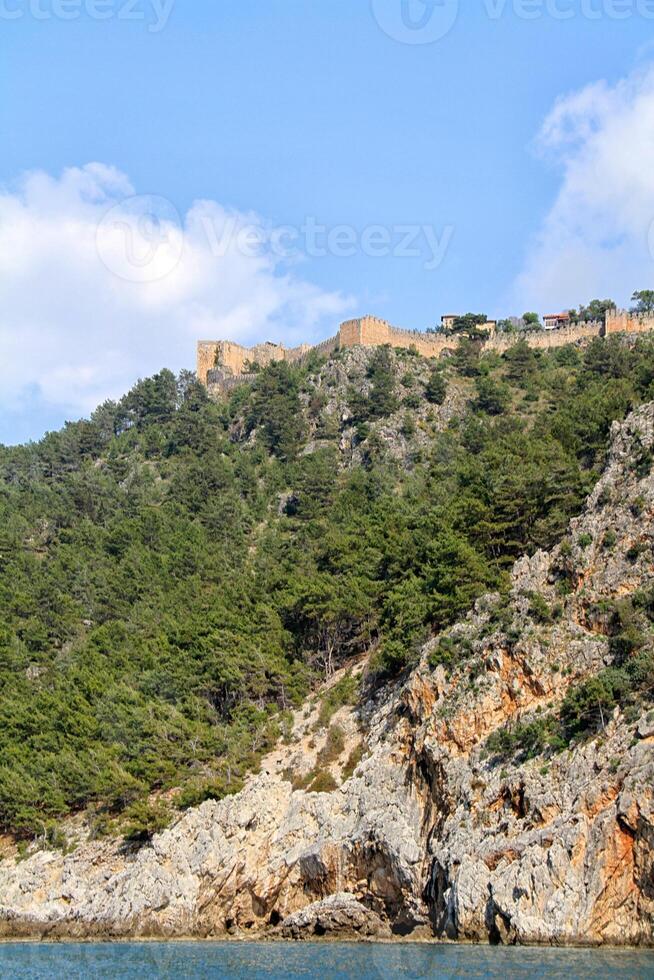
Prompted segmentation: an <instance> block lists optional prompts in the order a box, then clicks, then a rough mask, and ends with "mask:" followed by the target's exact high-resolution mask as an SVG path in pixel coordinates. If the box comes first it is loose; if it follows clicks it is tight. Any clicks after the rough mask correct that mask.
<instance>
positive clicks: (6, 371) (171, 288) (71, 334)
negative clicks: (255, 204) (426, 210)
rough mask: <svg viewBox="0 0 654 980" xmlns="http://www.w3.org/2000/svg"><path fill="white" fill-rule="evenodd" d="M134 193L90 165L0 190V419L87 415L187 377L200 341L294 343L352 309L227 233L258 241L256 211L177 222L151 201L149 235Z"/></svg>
mask: <svg viewBox="0 0 654 980" xmlns="http://www.w3.org/2000/svg"><path fill="white" fill-rule="evenodd" d="M132 195H134V189H133V188H132V186H131V184H130V182H129V180H128V178H127V177H126V176H125V175H124V174H122V173H120V172H119V171H118V170H116V169H115V168H113V167H109V166H105V165H104V164H99V163H92V164H88V165H86V166H84V167H81V168H70V169H68V170H66V171H64V173H63V174H62V175H61V176H60V177H58V178H55V177H52V176H50V175H48V174H46V173H42V172H36V173H30V174H28V175H26V176H25V177H24V178H23V179H22V180H21V181H20V183H19V184H18V185H17V186H16V187H15V188H11V189H6V190H4V191H0V267H1V268H2V270H3V274H2V279H1V280H0V413H1V412H5V413H9V412H15V411H16V409H17V407H20V406H21V404H23V405H24V406H25V407H26V408H27V407H28V406H29V404H30V403H36V402H38V404H39V405H40V410H41V411H43V409H44V407H47V406H50V407H51V408H52V409H53V414H54V415H56V414H57V413H58V412H60V411H63V410H65V411H66V412H67V413H69V414H71V415H74V414H78V415H81V414H84V413H88V412H89V411H91V410H92V409H93V408H94V407H95V406H96V405H97V404H98V403H99V402H101V401H102V400H104V399H105V398H108V397H117V396H120V395H121V394H123V393H124V392H125V391H126V390H127V389H128V388H129V387H130V385H131V384H132V383H133V382H134V381H135V380H136V378H137V377H139V376H141V377H143V376H146V375H147V374H150V373H152V372H154V371H157V370H159V369H160V368H162V367H164V366H165V367H170V368H172V369H173V370H177V369H179V368H181V367H192V366H193V365H194V358H195V342H196V340H199V339H209V338H218V337H230V338H233V339H235V340H240V341H242V342H244V343H251V342H256V341H259V340H263V339H268V338H270V339H275V340H279V341H281V342H283V343H285V344H287V345H291V344H295V343H300V342H301V341H303V340H306V339H321V338H322V336H327V331H329V330H334V329H335V326H336V324H337V322H338V320H339V318H340V317H341V316H342V315H343V314H344V313H346V312H348V311H349V307H350V303H351V301H350V300H348V299H347V298H345V297H343V296H342V295H340V294H336V293H328V292H324V291H323V290H321V289H319V288H318V287H316V286H313V285H311V284H310V283H308V282H306V281H304V280H303V279H302V278H301V277H300V276H299V275H298V274H297V273H296V272H295V271H293V270H289V269H288V267H284V266H283V264H282V262H281V260H280V259H279V258H276V257H275V256H274V255H271V254H270V252H269V251H268V252H267V253H265V252H264V251H263V250H261V249H259V250H258V252H257V253H256V254H254V253H253V252H252V251H250V252H249V253H247V250H245V249H244V248H243V247H242V243H239V239H238V235H237V232H238V230H239V229H243V228H244V227H246V226H254V227H256V228H260V229H262V231H265V223H264V221H263V219H261V218H260V217H259V216H258V215H256V214H242V213H239V212H236V211H234V210H230V209H227V208H224V207H222V206H221V205H220V204H218V203H216V202H214V201H198V202H195V203H194V204H193V206H192V207H191V208H190V210H189V211H188V213H187V214H186V215H185V216H184V217H183V219H180V220H179V221H177V220H176V213H175V211H174V208H173V207H172V206H171V205H169V204H168V205H167V203H166V202H157V201H155V202H154V205H153V208H154V210H155V212H156V214H157V215H159V216H160V218H161V222H160V224H159V225H158V226H157V227H154V226H153V225H152V222H151V221H150V223H148V221H149V219H148V218H147V217H146V218H144V216H143V208H142V207H140V205H142V201H143V199H139V198H136V199H134V200H130V198H131V197H132ZM148 207H150V205H148ZM112 209H113V210H112ZM146 210H147V208H146ZM108 213H109V217H107V214H108ZM226 230H227V231H228V232H229V234H226ZM130 248H131V250H132V251H131V252H127V251H126V250H127V249H130ZM139 279H140V280H142V281H138V280H139ZM134 280H136V281H134ZM5 437H6V436H5Z"/></svg>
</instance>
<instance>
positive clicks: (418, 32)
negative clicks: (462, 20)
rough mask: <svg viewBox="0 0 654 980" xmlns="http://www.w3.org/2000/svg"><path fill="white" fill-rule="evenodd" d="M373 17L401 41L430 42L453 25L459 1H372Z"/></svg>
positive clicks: (391, 35) (411, 42) (394, 38)
mask: <svg viewBox="0 0 654 980" xmlns="http://www.w3.org/2000/svg"><path fill="white" fill-rule="evenodd" d="M372 12H373V15H374V18H375V20H376V21H377V23H378V24H379V26H380V27H381V29H382V30H383V31H384V33H385V34H388V36H389V37H391V38H393V40H394V41H400V42H401V43H402V44H432V43H433V42H434V41H440V40H441V38H443V37H445V35H446V34H449V32H450V31H451V30H452V28H453V27H454V24H455V22H456V18H457V16H458V13H459V0H372Z"/></svg>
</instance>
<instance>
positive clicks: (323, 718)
mask: <svg viewBox="0 0 654 980" xmlns="http://www.w3.org/2000/svg"><path fill="white" fill-rule="evenodd" d="M358 690H359V682H358V680H357V678H356V677H353V676H352V674H351V673H350V672H349V671H348V673H347V674H345V675H344V676H343V677H341V679H340V680H338V681H337V682H336V683H335V684H334V685H333V687H331V688H330V689H329V690H328V691H327V693H326V694H325V696H324V698H323V699H322V704H321V706H320V713H319V715H318V721H317V723H316V730H319V729H321V728H326V727H327V725H328V724H329V722H330V721H331V718H332V715H334V714H335V713H336V712H337V711H338V709H339V708H343V707H345V705H346V704H354V703H355V702H356V698H357V692H358Z"/></svg>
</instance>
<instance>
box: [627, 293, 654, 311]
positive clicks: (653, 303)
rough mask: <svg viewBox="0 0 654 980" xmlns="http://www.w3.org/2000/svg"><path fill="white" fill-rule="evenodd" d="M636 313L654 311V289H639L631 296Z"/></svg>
mask: <svg viewBox="0 0 654 980" xmlns="http://www.w3.org/2000/svg"><path fill="white" fill-rule="evenodd" d="M631 302H632V303H634V304H635V305H634V308H633V312H634V313H645V314H649V313H654V289H639V290H637V291H636V292H635V293H634V294H633V296H632V297H631Z"/></svg>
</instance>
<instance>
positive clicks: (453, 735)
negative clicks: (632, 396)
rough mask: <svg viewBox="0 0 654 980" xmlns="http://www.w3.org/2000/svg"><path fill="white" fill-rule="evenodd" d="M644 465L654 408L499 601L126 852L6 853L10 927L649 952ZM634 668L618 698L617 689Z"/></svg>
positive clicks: (647, 487)
mask: <svg viewBox="0 0 654 980" xmlns="http://www.w3.org/2000/svg"><path fill="white" fill-rule="evenodd" d="M653 453H654V405H651V404H650V405H648V406H645V407H644V408H642V409H639V410H638V411H636V412H635V413H633V414H632V415H630V416H629V417H628V418H627V420H626V422H625V423H624V424H621V425H618V424H616V425H615V426H614V430H613V434H612V448H611V452H610V457H609V460H608V464H607V467H606V469H605V472H604V474H603V476H602V478H601V480H600V482H599V484H598V485H597V487H596V488H595V490H594V492H593V493H592V495H591V496H590V498H589V500H588V501H587V504H586V507H585V509H584V511H583V513H582V514H581V516H580V517H579V518H577V519H576V520H574V521H573V522H572V524H571V527H570V530H569V535H568V537H567V538H566V540H565V541H564V542H563V543H562V544H561V545H560V546H559V547H557V548H555V549H554V550H553V551H551V552H547V553H545V552H540V553H538V554H536V555H535V556H533V557H531V558H525V559H523V560H521V561H519V562H518V563H517V564H516V566H515V567H514V570H513V573H512V590H511V593H510V596H509V597H508V599H507V598H506V597H505V598H500V597H499V596H494V595H493V596H487V597H484V598H483V599H481V600H479V601H478V602H477V604H476V606H475V608H474V609H473V610H471V612H470V614H469V615H468V617H467V618H466V619H465V620H463V621H462V622H460V623H458V624H457V625H456V626H455V627H454V628H452V629H451V630H450V631H448V633H447V635H446V636H441V637H437V638H435V639H434V640H433V641H431V642H430V643H429V644H428V645H427V646H426V647H425V648H424V649H423V651H422V655H421V659H420V662H419V664H418V665H417V666H416V667H415V669H413V670H412V671H411V672H410V673H409V674H408V675H407V676H405V677H404V678H403V679H402V680H401V681H399V682H397V683H396V684H395V685H392V686H390V685H386V686H377V687H374V686H373V685H371V683H370V681H369V680H366V676H365V674H366V667H365V662H363V661H361V662H358V663H356V664H354V665H351V666H350V667H349V668H346V670H345V671H341V672H340V674H338V675H337V676H336V677H335V678H334V679H333V681H332V682H331V684H330V687H329V688H328V689H326V690H324V691H323V692H321V694H320V695H319V696H318V697H316V698H315V699H314V700H313V701H312V702H310V703H309V704H308V705H307V706H306V708H305V709H304V710H302V711H299V712H297V713H296V715H295V719H294V724H293V728H292V731H289V732H288V733H287V735H286V737H285V739H284V740H283V742H282V743H280V745H279V746H278V747H277V748H276V750H275V751H274V752H273V753H272V754H271V755H270V756H269V757H267V758H266V759H265V760H264V763H263V766H262V768H261V771H260V772H259V774H257V775H255V776H252V777H250V779H249V780H248V782H247V784H246V786H245V788H244V789H243V790H242V791H241V792H240V793H239V794H238V795H236V796H232V797H229V798H226V799H224V800H222V801H220V802H207V803H204V804H203V805H202V806H200V807H198V808H196V809H193V810H190V811H188V812H187V813H186V814H185V815H184V816H183V817H182V818H181V819H179V820H178V821H177V823H175V824H174V825H173V826H172V827H171V828H170V829H168V830H166V831H165V832H163V833H161V834H159V835H157V836H155V837H154V838H153V840H152V841H151V842H150V843H149V844H147V845H146V846H143V847H141V848H138V849H135V848H133V847H130V846H127V845H125V844H124V842H122V841H118V840H104V841H103V840H90V839H89V840H87V841H86V842H84V843H82V844H81V845H80V846H79V847H78V848H77V849H76V850H75V851H74V852H73V853H69V854H65V855H64V854H62V853H59V852H49V851H47V850H41V851H39V852H37V853H35V854H32V855H31V856H29V857H27V858H25V859H23V860H15V859H13V858H12V859H8V860H5V861H4V862H2V864H1V865H0V920H1V922H2V925H1V929H2V934H4V935H5V936H27V935H30V936H51V937H52V936H84V937H89V936H102V937H113V936H115V937H118V936H121V937H124V936H182V935H184V936H203V937H206V936H225V935H230V936H235V937H236V936H248V937H254V936H262V935H266V936H268V935H270V936H273V935H278V936H285V937H296V938H300V937H308V936H316V935H357V936H362V937H370V936H391V935H396V936H405V937H406V936H410V937H414V938H418V937H420V938H427V937H447V938H451V939H458V940H473V941H491V942H508V943H514V942H542V943H553V944H565V943H583V944H600V943H607V944H617V945H620V944H652V942H653V941H654V712H653V711H652V710H651V707H652V688H651V685H652V677H651V673H650V674H647V670H648V669H649V670H650V671H651V658H650V660H649V661H648V660H647V654H648V651H649V649H650V646H649V645H650V643H651V637H650V634H651V619H649V618H648V615H647V613H648V604H647V603H648V600H647V595H648V591H647V590H648V589H649V588H650V587H651V586H652V584H653V579H654V559H653V553H652V544H653V543H654V477H653V476H652V475H650V465H651V458H652V454H653ZM643 596H644V597H645V598H643ZM636 657H640V660H639V661H638V664H639V665H640V666H639V670H640V674H638V684H639V685H640V686H639V687H638V692H639V693H638V694H637V695H634V696H633V697H632V696H631V695H630V694H629V692H627V691H625V690H623V689H622V688H619V683H618V680H616V678H619V677H622V676H623V675H624V676H625V677H626V676H627V673H625V671H628V670H631V669H632V666H633V664H634V663H635V660H634V658H636ZM648 663H649V664H650V667H649V668H647V664H648ZM607 671H609V674H607V673H606V672H607ZM611 671H613V673H612V674H611V673H610V672H611ZM620 671H622V673H620ZM635 673H636V672H635V668H634V670H632V674H633V675H634V676H635ZM629 676H631V674H629ZM360 677H362V678H363V680H362V690H363V691H364V697H363V698H360V699H358V700H357V703H356V704H349V703H347V701H348V698H347V697H342V696H340V695H341V694H342V692H343V691H344V690H346V689H348V688H352V686H353V685H354V684H355V683H359V678H360ZM593 679H594V680H595V682H596V688H594V687H593V686H592V684H590V682H591V681H593ZM609 681H610V682H611V683H612V684H613V685H614V686H613V687H611V683H609ZM339 685H340V687H339ZM583 685H586V686H585V687H584V686H583ZM608 688H610V692H609V693H611V692H613V693H612V698H611V697H609V695H607V694H606V691H607V689H608ZM616 691H617V693H615V692H616ZM575 692H580V693H579V694H578V695H576V697H573V696H572V695H574V694H575ZM336 694H338V695H339V696H338V697H337V696H336ZM595 701H596V702H597V704H596V705H595ZM343 702H345V703H343ZM607 704H608V706H609V707H607ZM648 704H649V706H648ZM595 709H596V710H595ZM575 711H577V714H576V715H575ZM320 790H322V791H320Z"/></svg>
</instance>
